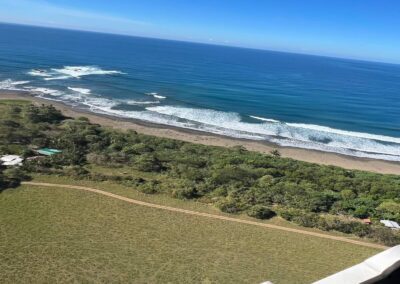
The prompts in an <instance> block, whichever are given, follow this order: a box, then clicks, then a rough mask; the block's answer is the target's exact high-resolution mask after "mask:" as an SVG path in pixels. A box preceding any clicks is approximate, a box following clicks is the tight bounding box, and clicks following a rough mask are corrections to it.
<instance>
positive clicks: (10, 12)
mask: <svg viewBox="0 0 400 284" xmlns="http://www.w3.org/2000/svg"><path fill="white" fill-rule="evenodd" d="M399 15H400V1H397V0H303V1H302V0H140V1H135V0H51V1H50V0H48V1H45V0H0V22H9V23H19V24H28V25H39V26H50V27H58V28H68V29H79V30H89V31H98V32H107V33H118V34H127V35H137V36H145V37H156V38H165V39H175V40H185V41H194V42H203V43H214V44H225V45H233V46H241V47H251V48H260V49H269V50H279V51H288V52H298V53H308V54H317V55H327V56H335V57H346V58H356V59H365V60H374V61H384V62H392V63H400V48H399V47H400V16H399Z"/></svg>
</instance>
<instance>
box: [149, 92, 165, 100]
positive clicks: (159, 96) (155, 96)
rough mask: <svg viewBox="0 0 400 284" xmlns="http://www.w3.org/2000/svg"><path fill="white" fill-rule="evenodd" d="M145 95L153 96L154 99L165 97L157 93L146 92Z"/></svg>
mask: <svg viewBox="0 0 400 284" xmlns="http://www.w3.org/2000/svg"><path fill="white" fill-rule="evenodd" d="M146 95H148V96H152V97H154V98H156V99H161V100H162V99H166V98H167V97H164V96H161V95H159V94H158V93H146Z"/></svg>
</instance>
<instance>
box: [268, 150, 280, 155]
mask: <svg viewBox="0 0 400 284" xmlns="http://www.w3.org/2000/svg"><path fill="white" fill-rule="evenodd" d="M270 153H271V155H272V156H274V157H280V156H281V152H279V150H278V149H274V150H271V151H270Z"/></svg>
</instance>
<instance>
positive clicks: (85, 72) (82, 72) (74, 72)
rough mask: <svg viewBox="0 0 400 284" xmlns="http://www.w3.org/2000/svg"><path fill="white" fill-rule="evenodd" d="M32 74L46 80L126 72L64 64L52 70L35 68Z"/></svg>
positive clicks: (30, 73) (30, 72)
mask: <svg viewBox="0 0 400 284" xmlns="http://www.w3.org/2000/svg"><path fill="white" fill-rule="evenodd" d="M28 74H29V75H31V76H38V77H44V78H43V79H44V80H46V81H51V80H65V79H70V78H77V79H79V78H81V77H83V76H89V75H112V74H124V73H123V72H121V71H116V70H103V69H101V68H99V67H96V66H64V67H63V68H52V69H50V70H42V69H33V70H31V71H29V72H28Z"/></svg>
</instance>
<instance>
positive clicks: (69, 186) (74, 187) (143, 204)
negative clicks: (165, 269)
mask: <svg viewBox="0 0 400 284" xmlns="http://www.w3.org/2000/svg"><path fill="white" fill-rule="evenodd" d="M22 184H24V185H31V186H44V187H53V188H54V187H56V188H64V189H78V190H84V191H89V192H93V193H97V194H101V195H105V196H108V197H111V198H115V199H119V200H122V201H125V202H129V203H132V204H136V205H141V206H147V207H151V208H156V209H161V210H167V211H172V212H179V213H183V214H189V215H194V216H201V217H206V218H213V219H219V220H223V221H228V222H235V223H242V224H247V225H253V226H259V227H264V228H269V229H274V230H281V231H286V232H291V233H296V234H303V235H309V236H312V237H318V238H323V239H330V240H335V241H340V242H346V243H351V244H355V245H360V246H365V247H371V248H377V249H387V248H388V247H386V246H383V245H379V244H373V243H367V242H362V241H357V240H353V239H349V238H346V237H339V236H332V235H327V234H321V233H316V232H310V231H305V230H301V229H294V228H288V227H283V226H278V225H273V224H265V223H261V222H255V221H249V220H242V219H237V218H232V217H226V216H220V215H214V214H209V213H202V212H196V211H191V210H186V209H181V208H176V207H170V206H164V205H159V204H154V203H149V202H144V201H140V200H135V199H131V198H128V197H124V196H121V195H117V194H114V193H111V192H107V191H104V190H99V189H95V188H90V187H85V186H76V185H66V184H53V183H42V182H23V183H22Z"/></svg>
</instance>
